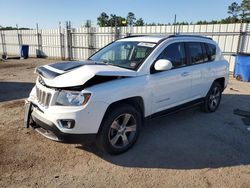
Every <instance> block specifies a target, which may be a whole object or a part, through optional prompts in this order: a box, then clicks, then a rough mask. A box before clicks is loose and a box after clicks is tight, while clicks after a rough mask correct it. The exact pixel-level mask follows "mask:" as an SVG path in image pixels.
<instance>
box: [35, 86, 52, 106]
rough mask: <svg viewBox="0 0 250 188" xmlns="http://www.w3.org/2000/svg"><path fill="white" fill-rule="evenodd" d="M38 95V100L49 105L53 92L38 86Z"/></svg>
mask: <svg viewBox="0 0 250 188" xmlns="http://www.w3.org/2000/svg"><path fill="white" fill-rule="evenodd" d="M36 97H37V100H38V102H39V103H40V104H41V105H43V106H49V103H50V100H51V93H48V92H45V91H43V90H41V89H39V88H38V87H36Z"/></svg>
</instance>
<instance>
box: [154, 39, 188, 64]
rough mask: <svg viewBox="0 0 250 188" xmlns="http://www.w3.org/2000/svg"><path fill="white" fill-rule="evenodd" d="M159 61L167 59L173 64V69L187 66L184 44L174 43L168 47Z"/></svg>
mask: <svg viewBox="0 0 250 188" xmlns="http://www.w3.org/2000/svg"><path fill="white" fill-rule="evenodd" d="M157 59H167V60H169V61H171V63H172V64H173V68H177V67H182V66H185V65H186V53H185V46H184V43H180V42H179V43H173V44H170V45H169V46H167V47H166V48H165V49H164V50H163V52H162V53H161V54H160V55H159V57H158V58H157Z"/></svg>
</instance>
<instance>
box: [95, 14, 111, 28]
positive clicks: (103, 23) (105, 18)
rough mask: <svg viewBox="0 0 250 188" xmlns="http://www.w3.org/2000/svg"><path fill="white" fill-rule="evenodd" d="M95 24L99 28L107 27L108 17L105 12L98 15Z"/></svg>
mask: <svg viewBox="0 0 250 188" xmlns="http://www.w3.org/2000/svg"><path fill="white" fill-rule="evenodd" d="M97 24H98V25H99V26H100V27H105V26H109V25H108V24H109V16H108V15H107V14H106V13H105V12H102V13H101V14H100V16H99V17H97Z"/></svg>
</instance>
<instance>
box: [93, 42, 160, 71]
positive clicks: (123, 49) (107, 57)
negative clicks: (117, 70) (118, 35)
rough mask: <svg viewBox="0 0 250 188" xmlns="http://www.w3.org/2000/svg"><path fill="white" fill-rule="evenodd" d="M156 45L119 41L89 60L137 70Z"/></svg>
mask: <svg viewBox="0 0 250 188" xmlns="http://www.w3.org/2000/svg"><path fill="white" fill-rule="evenodd" d="M155 45H156V44H155V43H149V42H131V41H117V42H114V43H112V44H110V45H108V46H106V47H105V48H103V49H101V50H100V51H98V52H97V53H96V54H94V55H93V56H91V57H90V58H89V59H90V60H93V61H101V62H103V63H106V64H110V65H114V66H118V67H122V68H126V69H132V70H135V69H137V68H138V67H139V66H140V65H141V64H142V62H143V61H144V59H145V58H146V57H147V56H148V54H149V53H150V52H151V51H152V49H153V47H154V46H155Z"/></svg>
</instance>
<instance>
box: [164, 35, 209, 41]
mask: <svg viewBox="0 0 250 188" xmlns="http://www.w3.org/2000/svg"><path fill="white" fill-rule="evenodd" d="M172 37H196V38H203V39H209V40H213V39H212V38H210V37H206V36H202V35H186V34H175V35H170V36H169V37H168V38H172Z"/></svg>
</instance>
